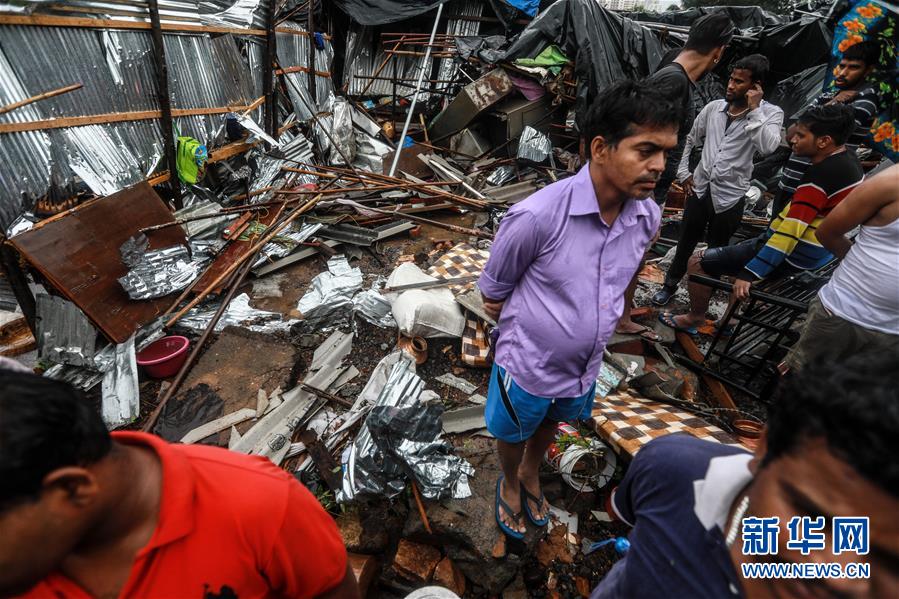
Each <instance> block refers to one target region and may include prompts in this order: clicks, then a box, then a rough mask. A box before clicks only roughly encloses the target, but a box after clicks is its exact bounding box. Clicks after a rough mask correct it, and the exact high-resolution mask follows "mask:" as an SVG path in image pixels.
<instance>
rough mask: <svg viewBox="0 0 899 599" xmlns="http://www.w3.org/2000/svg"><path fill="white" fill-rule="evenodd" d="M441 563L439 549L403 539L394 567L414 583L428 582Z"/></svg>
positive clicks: (394, 560) (397, 551)
mask: <svg viewBox="0 0 899 599" xmlns="http://www.w3.org/2000/svg"><path fill="white" fill-rule="evenodd" d="M439 561H440V551H439V550H438V549H436V548H434V547H431V546H430V545H422V544H421V543H413V542H412V541H407V540H406V539H401V540H400V544H399V546H398V547H397V549H396V557H394V559H393V567H394V569H395V570H396V572H397V574H399V575H400V576H402V577H403V578H406V579H408V580H410V581H413V582H428V581H429V580H431V576H432V575H433V574H434V570H435V569H436V568H437V563H438V562H439Z"/></svg>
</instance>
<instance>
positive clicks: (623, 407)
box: [593, 393, 739, 456]
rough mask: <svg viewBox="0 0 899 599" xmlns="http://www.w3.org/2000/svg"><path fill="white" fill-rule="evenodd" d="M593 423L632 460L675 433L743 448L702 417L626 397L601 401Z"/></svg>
mask: <svg viewBox="0 0 899 599" xmlns="http://www.w3.org/2000/svg"><path fill="white" fill-rule="evenodd" d="M593 419H594V420H595V421H596V433H597V434H598V435H599V436H600V437H601V438H602V439H603V440H604V441H606V442H607V443H610V444H611V445H612V446H613V447H614V448H615V449H616V450H618V451H624V452H626V453H627V454H628V455H630V456H634V455H635V454H636V453H637V452H638V451H639V450H640V448H641V447H643V446H644V445H646V444H647V443H649V442H650V441H652V440H653V439H655V438H656V437H661V436H663V435H670V434H671V433H688V434H691V435H693V436H694V437H697V438H699V439H707V440H709V441H717V442H718V443H724V444H726V445H738V444H739V442H738V441H737V440H736V439H735V438H734V437H732V436H731V435H730V434H729V433H727V432H725V431H723V430H721V429H720V428H718V427H717V426H715V425H713V424H709V423H708V422H706V421H705V420H703V419H702V418H699V417H698V416H694V415H693V414H690V413H689V412H686V411H684V410H679V409H677V408H675V407H672V406H668V405H665V404H662V403H659V402H656V401H651V400H648V399H641V398H638V397H633V396H631V395H628V394H626V393H618V394H615V395H610V396H608V397H605V398H597V400H596V403H595V404H594V407H593Z"/></svg>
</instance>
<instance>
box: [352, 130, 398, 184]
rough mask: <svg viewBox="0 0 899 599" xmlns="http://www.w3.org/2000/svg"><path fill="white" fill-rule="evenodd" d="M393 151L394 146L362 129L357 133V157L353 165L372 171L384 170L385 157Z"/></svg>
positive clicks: (380, 171)
mask: <svg viewBox="0 0 899 599" xmlns="http://www.w3.org/2000/svg"><path fill="white" fill-rule="evenodd" d="M391 152H393V148H391V147H390V146H388V145H387V144H385V143H384V142H382V141H380V140H378V139H376V138H374V137H372V136H371V135H368V134H367V133H365V132H364V131H360V132H359V133H358V134H357V135H356V159H355V160H354V161H353V166H354V167H356V168H357V169H361V170H364V171H368V172H371V173H377V174H381V173H383V172H384V157H385V156H387V154H390V153H391Z"/></svg>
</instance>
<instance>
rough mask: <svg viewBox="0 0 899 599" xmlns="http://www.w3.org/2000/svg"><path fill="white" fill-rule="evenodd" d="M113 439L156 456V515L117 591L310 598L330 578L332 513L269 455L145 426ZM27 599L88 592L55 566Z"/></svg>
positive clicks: (337, 563) (157, 596)
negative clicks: (179, 440)
mask: <svg viewBox="0 0 899 599" xmlns="http://www.w3.org/2000/svg"><path fill="white" fill-rule="evenodd" d="M112 437H113V440H114V441H116V442H118V443H125V444H129V445H143V446H145V447H149V448H151V449H153V451H155V452H156V453H157V455H158V456H159V460H160V462H162V499H161V502H160V511H159V523H158V524H157V526H156V532H154V533H153V536H152V538H151V539H150V541H149V543H147V545H146V546H145V547H144V548H143V549H141V550H140V551H139V552H138V554H137V556H136V557H135V560H134V565H133V566H132V568H131V574H130V576H129V577H128V581H127V582H126V583H125V586H124V587H123V588H122V591H121V593H120V594H119V597H123V598H128V599H132V598H140V597H146V598H152V599H182V598H184V599H194V598H195V599H256V598H261V597H290V598H291V599H292V598H295V597H314V596H316V595H318V594H320V593H322V592H324V591H327V590H330V589H332V588H334V587H335V586H337V585H338V584H339V583H340V582H341V581H342V580H343V577H344V574H345V573H346V564H347V555H346V549H345V548H344V546H343V541H342V540H341V538H340V534H339V533H338V531H337V526H336V524H335V523H334V520H333V519H332V518H331V517H330V516H329V515H328V514H327V512H325V511H324V509H322V507H321V506H320V505H319V503H318V501H316V499H315V497H313V496H312V494H311V493H310V492H309V491H307V490H306V488H305V487H303V485H301V484H300V483H299V482H297V481H296V479H294V478H293V477H292V476H291V475H289V474H288V473H286V472H284V471H283V470H281V469H280V468H278V467H277V466H275V465H274V464H272V463H271V462H270V461H269V460H267V459H266V458H262V457H253V456H247V455H243V454H239V453H234V452H231V451H227V450H225V449H220V448H217V447H208V446H203V445H173V444H169V443H166V442H165V441H163V440H162V439H160V438H158V437H155V436H152V435H146V434H143V433H130V432H120V433H113V434H112ZM25 597H26V598H28V599H38V598H40V599H44V598H48V599H50V598H52V599H60V598H66V599H88V598H90V597H91V596H90V594H88V593H87V592H85V591H84V589H82V588H81V587H79V586H78V585H77V584H76V583H75V582H73V581H72V580H70V579H68V578H66V577H65V576H63V575H62V574H60V573H54V574H51V575H50V576H48V577H47V578H46V579H44V580H43V581H41V582H40V583H39V584H38V585H37V586H35V587H34V588H33V589H31V591H29V592H28V593H27V594H26V595H25Z"/></svg>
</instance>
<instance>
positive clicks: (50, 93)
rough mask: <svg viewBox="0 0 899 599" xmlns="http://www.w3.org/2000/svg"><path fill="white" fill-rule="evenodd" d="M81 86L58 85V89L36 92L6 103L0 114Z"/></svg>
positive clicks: (79, 84)
mask: <svg viewBox="0 0 899 599" xmlns="http://www.w3.org/2000/svg"><path fill="white" fill-rule="evenodd" d="M82 87H84V85H83V84H81V83H75V84H73V85H67V86H65V87H60V88H59V89H54V90H51V91H48V92H44V93H42V94H37V95H36V96H31V97H30V98H25V99H24V100H19V101H18V102H13V103H12V104H7V105H6V106H3V107H0V114H6V113H7V112H10V111H12V110H15V109H16V108H21V107H22V106H28V105H29V104H34V103H35V102H40V101H41V100H46V99H47V98H54V97H56V96H60V95H62V94H67V93H69V92H73V91H75V90H76V89H81V88H82Z"/></svg>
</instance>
